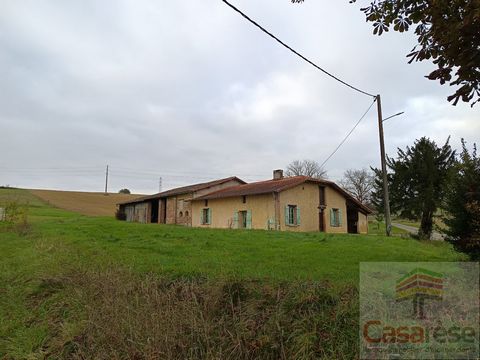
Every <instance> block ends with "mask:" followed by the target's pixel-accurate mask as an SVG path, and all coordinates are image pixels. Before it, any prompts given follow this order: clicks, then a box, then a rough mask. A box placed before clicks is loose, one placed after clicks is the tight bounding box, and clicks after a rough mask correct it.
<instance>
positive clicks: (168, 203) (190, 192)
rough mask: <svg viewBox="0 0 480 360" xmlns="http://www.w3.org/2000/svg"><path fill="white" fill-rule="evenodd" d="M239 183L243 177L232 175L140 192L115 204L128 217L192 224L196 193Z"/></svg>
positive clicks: (150, 221) (161, 222) (204, 192)
mask: <svg viewBox="0 0 480 360" xmlns="http://www.w3.org/2000/svg"><path fill="white" fill-rule="evenodd" d="M241 184H245V181H243V180H241V179H239V178H237V177H235V176H232V177H229V178H225V179H219V180H215V181H210V182H206V183H201V184H194V185H189V186H184V187H180V188H176V189H171V190H168V191H164V192H161V193H158V194H155V195H149V196H142V197H139V198H137V199H134V200H129V201H124V202H121V203H119V204H118V206H119V210H120V211H121V212H124V213H125V214H126V220H127V221H135V222H141V223H159V224H179V225H186V226H191V225H192V204H191V202H192V200H193V199H194V198H195V197H198V196H202V195H205V194H207V193H211V192H213V191H217V190H221V189H224V188H228V187H232V186H236V185H241Z"/></svg>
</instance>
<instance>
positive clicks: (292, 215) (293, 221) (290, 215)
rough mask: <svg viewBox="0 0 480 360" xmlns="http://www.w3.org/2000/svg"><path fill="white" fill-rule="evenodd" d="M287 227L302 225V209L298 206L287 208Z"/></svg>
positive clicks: (288, 206)
mask: <svg viewBox="0 0 480 360" xmlns="http://www.w3.org/2000/svg"><path fill="white" fill-rule="evenodd" d="M285 225H289V226H297V225H300V208H299V207H298V206H297V205H287V206H286V207H285Z"/></svg>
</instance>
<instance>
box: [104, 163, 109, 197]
mask: <svg viewBox="0 0 480 360" xmlns="http://www.w3.org/2000/svg"><path fill="white" fill-rule="evenodd" d="M105 195H108V165H107V170H106V171H105Z"/></svg>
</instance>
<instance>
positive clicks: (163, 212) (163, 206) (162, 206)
mask: <svg viewBox="0 0 480 360" xmlns="http://www.w3.org/2000/svg"><path fill="white" fill-rule="evenodd" d="M158 203H159V216H158V223H159V224H166V223H167V199H166V198H163V199H159V200H158Z"/></svg>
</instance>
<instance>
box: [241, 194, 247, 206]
mask: <svg viewBox="0 0 480 360" xmlns="http://www.w3.org/2000/svg"><path fill="white" fill-rule="evenodd" d="M242 203H244V204H246V203H247V195H243V196H242Z"/></svg>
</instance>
